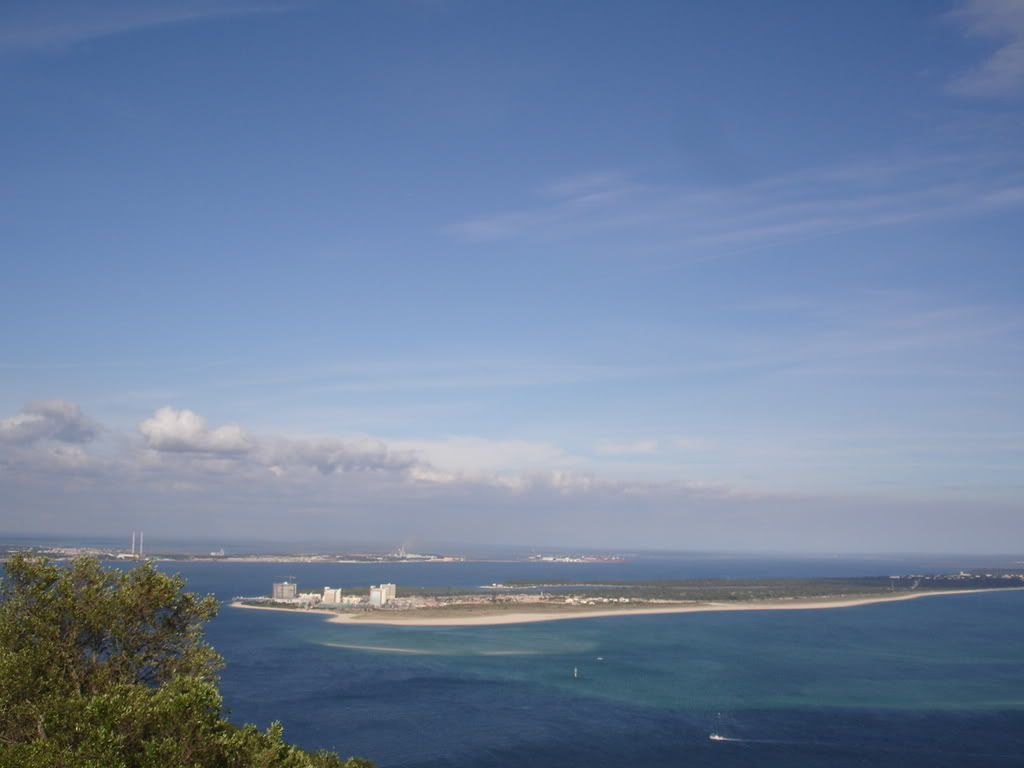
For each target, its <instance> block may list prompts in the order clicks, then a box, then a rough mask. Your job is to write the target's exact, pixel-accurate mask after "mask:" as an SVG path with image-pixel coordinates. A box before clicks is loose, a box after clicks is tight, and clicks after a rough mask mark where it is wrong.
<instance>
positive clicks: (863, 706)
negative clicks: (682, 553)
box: [161, 556, 1024, 768]
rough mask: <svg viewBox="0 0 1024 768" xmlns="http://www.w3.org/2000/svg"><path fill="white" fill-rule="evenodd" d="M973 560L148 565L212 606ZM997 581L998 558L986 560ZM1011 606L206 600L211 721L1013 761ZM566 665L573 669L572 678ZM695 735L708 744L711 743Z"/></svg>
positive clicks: (387, 736)
mask: <svg viewBox="0 0 1024 768" xmlns="http://www.w3.org/2000/svg"><path fill="white" fill-rule="evenodd" d="M988 564H992V561H990V560H982V559H979V558H955V557H949V558H917V559H906V558H902V559H901V558H818V559H809V558H750V557H711V556H690V557H664V558H643V559H639V560H637V561H632V562H627V563H597V564H587V565H567V564H549V563H543V564H541V563H452V564H440V563H439V564H397V565H385V564H373V565H363V564H352V565H347V564H337V565H320V564H292V563H289V564H272V563H266V564H264V563H261V564H250V563H182V564H177V563H175V564H170V563H168V564H163V565H162V566H161V567H163V568H165V569H166V570H169V571H177V572H180V573H181V574H182V575H184V576H185V577H186V578H187V579H188V582H189V587H190V588H191V589H192V590H194V591H199V592H212V593H214V594H216V595H217V596H218V597H219V598H221V599H222V600H225V601H226V600H229V599H230V598H231V597H234V596H236V595H252V594H263V593H267V592H269V589H270V584H271V582H272V581H275V580H280V579H282V578H288V577H290V578H294V579H296V580H297V581H298V583H299V585H300V587H301V588H303V589H320V588H322V587H323V586H325V585H330V586H349V587H354V586H364V585H368V584H370V583H377V582H380V581H393V582H395V583H397V584H398V585H399V592H401V588H402V586H403V585H404V586H445V585H447V586H460V587H461V586H478V585H482V584H489V583H492V582H500V581H508V580H512V579H516V578H519V579H556V578H574V579H583V580H593V581H601V580H605V581H607V580H636V581H643V580H652V579H659V578H660V579H671V578H677V579H682V578H697V577H722V578H756V577H765V578H768V577H785V576H794V577H796V576H800V577H811V576H857V575H863V576H866V575H891V574H897V573H915V572H939V571H942V572H948V571H950V570H958V569H959V568H961V567H975V566H979V565H982V566H983V565H988ZM997 564H1001V565H1007V566H1012V565H1016V566H1017V567H1020V566H1019V563H1015V562H1014V561H1013V560H1005V561H1003V562H1000V563H997ZM1022 638H1024V592H1006V593H998V592H995V593H984V594H976V595H954V596H945V597H929V598H924V599H920V600H914V601H909V602H900V603H890V604H879V605H871V606H861V607H854V608H842V609H827V610H809V611H792V612H789V611H770V612H764V611H762V612H737V613H707V614H679V615H661V616H623V617H610V618H600V619H578V620H566V621H555V622H544V623H534V624H522V625H504V626H494V627H460V628H450V627H431V628H414V627H388V626H349V625H339V624H329V623H327V622H325V621H324V618H323V617H322V616H318V615H310V614H305V615H303V614H287V613H276V612H267V611H246V610H240V609H233V608H229V607H225V608H224V609H223V610H222V612H221V615H220V616H218V617H217V618H216V619H215V620H214V621H213V622H212V623H211V624H210V626H209V630H208V639H209V640H210V641H211V642H212V643H213V644H214V645H215V646H216V648H217V649H218V650H219V651H220V652H221V654H222V655H223V656H224V658H225V661H226V667H225V669H224V672H223V677H222V691H223V693H224V696H225V703H226V705H227V707H228V708H229V710H230V717H231V718H232V719H233V720H235V721H237V722H239V723H242V722H255V723H257V724H258V725H259V726H261V727H265V726H266V725H268V724H269V723H270V722H271V721H273V720H280V721H281V722H282V723H283V725H284V728H285V734H286V738H288V739H289V740H292V741H294V742H296V743H298V744H300V745H302V746H304V747H307V748H313V749H315V748H322V747H323V748H329V749H334V750H337V751H338V752H340V753H341V754H343V755H346V756H347V755H362V756H365V757H368V758H370V759H372V760H374V761H376V762H377V763H378V764H379V765H380V766H394V767H398V766H402V767H404V768H413V767H416V768H421V767H422V768H426V767H427V766H431V767H434V766H436V767H437V768H440V767H441V766H460V768H466V767H469V766H480V767H481V768H483V767H485V766H508V765H530V766H536V767H539V768H543V767H545V766H558V767H559V768H564V767H565V766H609V767H611V766H616V768H620V767H621V766H623V765H643V766H741V765H742V766H751V765H757V766H776V765H777V766H901V767H902V766H928V767H929V768H934V767H935V766H1021V765H1024V642H1022ZM574 669H576V670H578V673H579V676H578V677H574V676H573V671H574ZM711 734H717V735H719V736H721V737H722V739H721V740H711V739H710V738H709V736H710V735H711Z"/></svg>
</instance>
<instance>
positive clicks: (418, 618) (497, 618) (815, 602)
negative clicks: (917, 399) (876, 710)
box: [230, 587, 1024, 627]
mask: <svg viewBox="0 0 1024 768" xmlns="http://www.w3.org/2000/svg"><path fill="white" fill-rule="evenodd" d="M1022 589H1024V587H993V588H989V589H944V590H935V591H933V592H910V593H902V594H898V595H885V596H882V595H879V596H870V595H869V596H862V597H855V596H852V597H837V598H817V599H812V600H800V599H793V600H765V601H763V602H736V603H719V602H707V603H692V604H688V605H673V606H659V607H651V608H615V609H596V610H586V609H584V610H579V609H575V610H557V609H552V610H543V611H536V610H535V611H530V610H524V611H513V610H507V611H492V610H489V609H487V608H481V609H479V610H471V611H467V612H466V614H465V615H460V616H453V615H451V614H448V615H438V616H430V615H429V614H430V612H431V611H433V610H435V609H430V608H425V609H419V610H415V611H409V612H397V611H396V612H390V611H389V612H386V613H385V612H383V611H361V612H359V613H338V612H337V611H330V610H326V609H323V608H309V609H299V608H276V607H273V606H269V605H246V604H244V603H239V602H237V601H236V602H233V603H231V604H230V605H231V607H232V608H248V609H250V610H257V611H284V612H287V613H319V614H323V615H325V616H328V617H329V618H328V621H329V622H331V623H332V624H386V625H390V626H396V627H481V626H494V625H498V624H529V623H532V622H537V621H565V620H568V619H598V618H607V617H610V616H654V615H660V614H666V613H711V612H717V611H798V610H821V609H828V608H853V607H855V606H858V605H874V604H875V603H895V602H901V601H904V600H916V599H918V598H922V597H940V596H942V595H970V594H974V593H977V592H1010V591H1018V590H1022ZM436 610H437V612H438V613H439V614H440V613H443V612H444V611H445V609H443V608H441V609H436Z"/></svg>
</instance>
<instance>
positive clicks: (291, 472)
mask: <svg viewBox="0 0 1024 768" xmlns="http://www.w3.org/2000/svg"><path fill="white" fill-rule="evenodd" d="M0 117H2V119H0V169H2V173H0V295H2V297H3V300H2V302H0V532H6V533H46V534H53V535H61V536H68V537H73V536H80V535H85V534H96V535H120V533H121V532H127V531H129V530H131V529H139V528H142V529H145V530H146V532H147V537H146V538H147V542H152V545H153V546H158V542H159V541H160V538H161V537H164V538H165V539H169V538H170V537H175V538H179V539H180V538H182V537H193V538H203V539H206V538H210V539H216V540H220V541H222V542H223V543H224V544H227V545H230V544H231V543H232V542H234V541H243V540H254V539H262V540H273V541H278V542H291V541H310V540H315V541H319V542H325V543H331V544H332V545H333V544H338V545H339V546H343V545H345V544H354V543H355V542H376V543H380V544H381V545H382V546H397V545H398V544H406V545H407V546H408V547H410V548H416V547H420V548H427V547H435V548H436V547H443V546H459V545H473V544H508V545H522V546H550V547H565V548H572V547H580V548H583V547H588V548H604V549H611V550H616V549H623V548H658V549H672V550H735V551H781V552H883V551H884V552H891V551H902V552H914V551H920V552H938V551H943V552H960V551H964V552H1019V551H1021V549H1022V542H1024V398H1022V395H1021V393H1022V392H1024V344H1022V342H1024V250H1022V242H1024V3H1022V2H1019V1H1018V0H967V1H966V2H960V1H957V2H918V3H892V2H870V1H867V2H861V3H813V2H785V1H781V0H780V2H775V3H756V2H735V1H732V0H725V1H723V2H693V3H678V2H655V1H654V0H650V1H647V2H641V3H625V2H594V1H592V0H588V1H587V2H575V1H573V0H566V1H565V2H558V3H547V2H499V1H498V0H381V1H380V2H355V1H353V2H328V1H327V0H324V1H322V2H315V1H314V0H309V1H308V2H302V1H298V0H296V1H294V2H291V1H289V0H187V1H186V0H179V1H178V2H170V1H169V0H132V1H131V2H118V1H114V0H97V1H96V2H91V3H80V2H60V1H59V0H52V1H43V2H40V1H39V0H31V1H25V0H8V2H5V3H4V4H3V5H2V7H0ZM126 535H127V534H126Z"/></svg>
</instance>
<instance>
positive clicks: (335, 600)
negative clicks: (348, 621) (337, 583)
mask: <svg viewBox="0 0 1024 768" xmlns="http://www.w3.org/2000/svg"><path fill="white" fill-rule="evenodd" d="M341 592H342V590H341V587H338V588H337V589H334V588H333V587H324V597H323V601H322V602H323V603H324V605H339V604H340V603H341V599H342V598H343V597H344V595H342V593H341Z"/></svg>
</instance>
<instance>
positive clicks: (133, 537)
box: [132, 531, 135, 557]
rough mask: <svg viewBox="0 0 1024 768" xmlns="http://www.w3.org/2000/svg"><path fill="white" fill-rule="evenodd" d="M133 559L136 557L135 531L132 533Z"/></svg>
mask: <svg viewBox="0 0 1024 768" xmlns="http://www.w3.org/2000/svg"><path fill="white" fill-rule="evenodd" d="M132 557H135V531H132Z"/></svg>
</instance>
